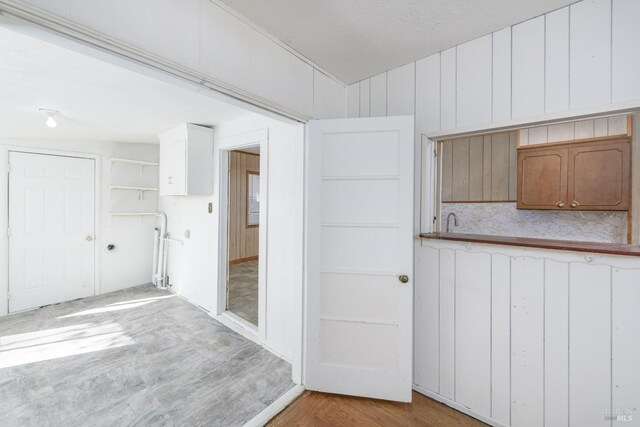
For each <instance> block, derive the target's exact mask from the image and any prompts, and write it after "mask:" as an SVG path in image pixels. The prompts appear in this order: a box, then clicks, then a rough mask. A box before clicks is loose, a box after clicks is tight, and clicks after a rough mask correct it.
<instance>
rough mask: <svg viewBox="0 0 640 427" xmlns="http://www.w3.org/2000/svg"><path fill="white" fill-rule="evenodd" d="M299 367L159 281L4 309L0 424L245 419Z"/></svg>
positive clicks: (234, 422)
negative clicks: (30, 307)
mask: <svg viewBox="0 0 640 427" xmlns="http://www.w3.org/2000/svg"><path fill="white" fill-rule="evenodd" d="M291 387H293V383H292V382H291V366H290V365H289V364H288V363H286V362H285V361H283V360H281V359H279V358H277V357H276V356H274V355H272V354H271V353H269V352H268V351H266V350H264V349H263V348H261V347H260V346H258V345H256V344H254V343H253V342H251V341H249V340H247V339H246V338H244V337H242V336H240V335H238V334H236V333H235V332H233V331H231V330H230V329H228V328H226V327H224V326H223V325H221V324H220V323H218V322H217V321H215V320H214V319H212V318H211V317H210V316H208V315H207V314H206V313H204V312H203V311H201V310H200V309H198V308H196V307H195V306H193V305H191V304H189V303H188V302H186V301H184V300H182V299H180V298H179V297H177V296H174V295H173V294H171V293H169V292H165V291H160V290H157V289H155V288H154V287H153V286H151V285H146V286H140V287H136V288H131V289H127V290H123V291H119V292H114V293H110V294H106V295H102V296H98V297H92V298H87V299H83V300H78V301H73V302H68V303H63V304H58V305H54V306H49V307H45V308H41V309H38V310H33V311H29V312H25V313H20V314H15V315H11V316H7V317H3V318H0V425H6V426H18V425H20V426H22V425H38V426H45V425H56V426H59V425H64V426H80V425H82V426H86V425H92V426H100V425H111V426H112V425H119V426H125V425H126V426H130V425H194V426H195V425H208V426H232V425H242V424H243V423H244V422H246V421H247V420H249V419H251V418H252V417H253V416H255V415H257V414H258V413H259V412H260V411H262V410H263V409H264V408H265V407H266V406H268V405H269V404H270V403H272V402H273V401H274V400H275V399H277V398H278V397H280V396H281V395H282V394H284V393H285V392H286V391H287V390H289V389H290V388H291Z"/></svg>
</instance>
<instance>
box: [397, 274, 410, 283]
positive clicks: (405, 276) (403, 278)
mask: <svg viewBox="0 0 640 427" xmlns="http://www.w3.org/2000/svg"><path fill="white" fill-rule="evenodd" d="M398 280H400V281H401V282H402V283H407V282H408V281H409V276H407V275H406V274H403V275H402V276H400V277H398Z"/></svg>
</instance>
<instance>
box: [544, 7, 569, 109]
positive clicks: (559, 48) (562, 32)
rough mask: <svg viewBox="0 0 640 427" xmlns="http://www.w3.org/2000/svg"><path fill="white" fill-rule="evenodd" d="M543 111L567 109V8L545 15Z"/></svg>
mask: <svg viewBox="0 0 640 427" xmlns="http://www.w3.org/2000/svg"><path fill="white" fill-rule="evenodd" d="M545 20H546V42H545V51H546V53H545V110H546V112H547V113H549V112H556V111H565V110H568V109H569V8H568V7H565V8H563V9H558V10H556V11H554V12H551V13H548V14H546V15H545Z"/></svg>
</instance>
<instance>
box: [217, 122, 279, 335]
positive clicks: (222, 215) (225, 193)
mask: <svg viewBox="0 0 640 427" xmlns="http://www.w3.org/2000/svg"><path fill="white" fill-rule="evenodd" d="M268 142H269V130H268V129H262V130H257V131H253V132H248V133H243V134H240V135H234V136H229V137H225V138H220V139H218V140H217V147H216V150H217V152H218V153H219V156H218V159H219V163H218V179H219V181H218V182H219V183H220V184H219V191H218V212H219V216H218V221H219V223H218V239H219V247H218V248H219V249H218V266H219V268H218V292H217V296H218V301H217V310H216V313H215V314H216V316H217V317H219V318H220V320H221V321H223V323H225V324H227V323H228V322H230V323H231V324H232V325H234V326H236V327H237V328H233V329H234V330H236V331H238V332H242V333H243V335H244V336H246V337H247V338H249V339H252V340H253V341H255V342H257V343H259V344H263V343H264V342H265V341H266V338H267V324H266V321H267V257H268V254H267V248H268V246H267V238H268V237H267V234H268V233H267V231H268V219H267V218H268V212H269V211H268V203H269V202H268V200H269V195H268V188H269V185H268V176H269V147H268V145H269V144H268ZM255 146H259V147H260V193H261V194H260V199H261V200H260V228H259V231H258V327H257V328H256V327H255V326H254V325H252V324H251V323H249V322H247V321H246V320H244V319H242V318H240V317H239V316H237V315H235V314H234V313H232V312H230V311H228V310H227V268H228V261H229V260H228V245H229V242H228V240H229V235H228V233H229V224H228V217H229V158H230V156H229V152H230V151H234V150H241V149H243V148H250V147H255ZM225 321H226V322H225ZM227 326H229V325H228V324H227ZM238 328H239V329H238Z"/></svg>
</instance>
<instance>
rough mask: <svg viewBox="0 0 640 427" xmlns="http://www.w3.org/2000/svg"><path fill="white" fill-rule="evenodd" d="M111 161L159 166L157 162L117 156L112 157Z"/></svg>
mask: <svg viewBox="0 0 640 427" xmlns="http://www.w3.org/2000/svg"><path fill="white" fill-rule="evenodd" d="M111 163H129V164H132V165H140V166H158V163H157V162H145V161H142V160H132V159H120V158H117V157H114V158H112V159H111Z"/></svg>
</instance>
